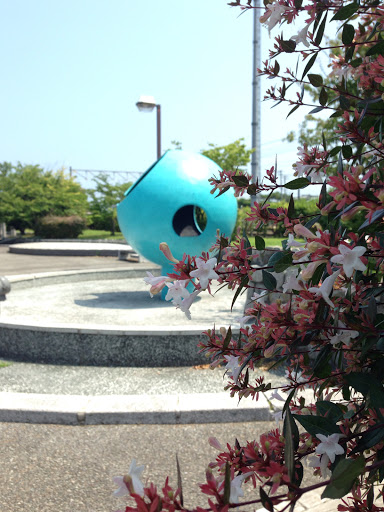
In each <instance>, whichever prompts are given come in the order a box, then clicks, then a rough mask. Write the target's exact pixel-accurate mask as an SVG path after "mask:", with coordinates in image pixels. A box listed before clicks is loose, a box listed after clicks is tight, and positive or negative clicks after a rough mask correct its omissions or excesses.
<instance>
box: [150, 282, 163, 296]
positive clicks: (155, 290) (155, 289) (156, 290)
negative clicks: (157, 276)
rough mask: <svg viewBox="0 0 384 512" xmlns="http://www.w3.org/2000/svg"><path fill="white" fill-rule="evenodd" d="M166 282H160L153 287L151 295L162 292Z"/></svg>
mask: <svg viewBox="0 0 384 512" xmlns="http://www.w3.org/2000/svg"><path fill="white" fill-rule="evenodd" d="M165 283H166V281H165V280H164V281H160V283H157V284H156V285H154V286H151V289H150V290H149V293H150V294H151V295H157V294H158V293H160V292H161V290H162V289H163V288H164V286H165Z"/></svg>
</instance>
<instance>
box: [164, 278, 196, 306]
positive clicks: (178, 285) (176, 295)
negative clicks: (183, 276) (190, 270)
mask: <svg viewBox="0 0 384 512" xmlns="http://www.w3.org/2000/svg"><path fill="white" fill-rule="evenodd" d="M187 283H188V281H187V280H185V281H174V282H173V283H166V285H167V286H168V288H169V290H168V293H167V295H166V296H165V300H171V301H172V304H175V305H179V304H180V302H181V301H182V300H183V299H186V298H187V297H189V295H190V293H189V291H188V290H187V289H186V287H185V286H186V284H187Z"/></svg>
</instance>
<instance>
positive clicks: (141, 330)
mask: <svg viewBox="0 0 384 512" xmlns="http://www.w3.org/2000/svg"><path fill="white" fill-rule="evenodd" d="M0 328H2V329H17V330H22V331H35V332H61V333H76V334H105V335H109V334H111V335H115V336H134V335H136V334H140V336H188V335H189V336H201V334H202V333H203V331H206V330H208V329H212V323H210V324H194V325H193V327H188V326H187V327H184V326H180V325H175V326H172V325H165V326H164V325H152V326H151V329H148V328H147V327H143V326H138V327H136V328H135V329H132V328H129V329H124V328H123V329H122V328H121V326H118V327H113V326H111V325H104V324H93V325H89V324H56V323H55V324H51V325H49V326H47V325H39V324H32V323H21V322H20V321H15V322H14V323H13V322H10V321H9V320H8V321H7V322H1V321H0ZM239 332H240V328H235V327H234V328H232V333H233V334H238V333H239Z"/></svg>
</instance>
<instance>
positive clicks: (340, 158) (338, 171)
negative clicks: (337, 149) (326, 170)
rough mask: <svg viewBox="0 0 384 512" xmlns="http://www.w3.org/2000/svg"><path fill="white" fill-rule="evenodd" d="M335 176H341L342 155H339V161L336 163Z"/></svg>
mask: <svg viewBox="0 0 384 512" xmlns="http://www.w3.org/2000/svg"><path fill="white" fill-rule="evenodd" d="M337 174H341V175H343V155H342V153H339V159H338V161H337Z"/></svg>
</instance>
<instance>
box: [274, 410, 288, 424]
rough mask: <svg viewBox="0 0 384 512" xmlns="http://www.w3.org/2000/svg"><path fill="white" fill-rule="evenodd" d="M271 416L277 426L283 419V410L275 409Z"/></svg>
mask: <svg viewBox="0 0 384 512" xmlns="http://www.w3.org/2000/svg"><path fill="white" fill-rule="evenodd" d="M273 417H274V418H275V421H276V424H277V426H279V423H280V421H284V418H285V413H284V414H283V411H276V412H274V413H273Z"/></svg>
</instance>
